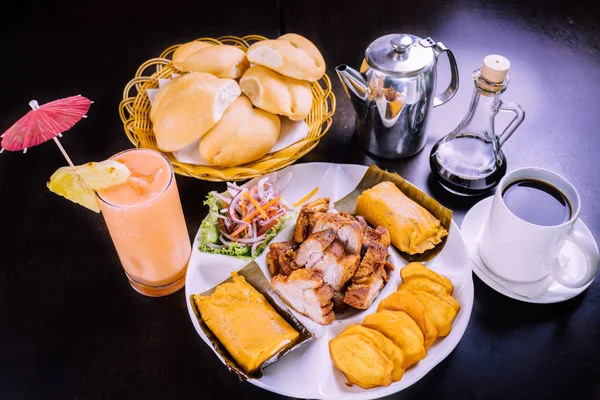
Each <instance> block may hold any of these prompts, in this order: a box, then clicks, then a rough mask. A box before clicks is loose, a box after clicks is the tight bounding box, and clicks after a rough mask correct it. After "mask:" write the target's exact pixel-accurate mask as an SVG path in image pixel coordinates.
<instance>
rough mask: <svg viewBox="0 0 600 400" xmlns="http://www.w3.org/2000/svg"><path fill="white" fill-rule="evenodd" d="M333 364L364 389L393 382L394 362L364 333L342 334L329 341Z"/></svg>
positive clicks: (351, 381) (349, 379)
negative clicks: (363, 334)
mask: <svg viewBox="0 0 600 400" xmlns="http://www.w3.org/2000/svg"><path fill="white" fill-rule="evenodd" d="M329 354H330V355H331V360H332V361H333V365H335V367H336V368H337V369H339V370H340V371H342V372H343V373H344V375H346V378H347V379H348V381H350V383H353V384H355V385H358V386H360V387H361V388H363V389H370V388H373V387H376V386H388V385H389V384H391V383H392V371H393V369H394V364H393V363H392V362H391V361H390V360H389V359H388V358H387V357H386V356H385V354H383V352H382V351H381V350H379V349H378V348H377V346H375V344H373V342H372V341H371V340H369V339H367V338H366V337H364V336H362V335H356V334H352V335H340V336H338V337H336V338H334V339H331V340H330V341H329Z"/></svg>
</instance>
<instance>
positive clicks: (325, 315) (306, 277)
mask: <svg viewBox="0 0 600 400" xmlns="http://www.w3.org/2000/svg"><path fill="white" fill-rule="evenodd" d="M271 286H272V287H273V289H274V290H275V291H276V292H277V294H278V295H279V296H280V297H281V298H282V299H283V301H285V302H286V303H287V304H288V305H289V306H290V307H292V308H293V309H294V310H296V311H298V312H299V313H301V314H303V315H306V316H307V317H309V318H310V319H312V320H313V321H315V322H317V323H319V324H321V325H329V324H331V323H332V322H333V320H334V319H335V315H334V313H333V303H332V301H331V299H332V297H333V290H332V289H331V287H330V286H329V285H328V284H326V283H325V282H324V281H323V272H321V271H319V270H317V269H314V268H301V269H298V270H296V271H294V272H292V273H291V274H290V275H289V276H283V275H276V276H274V277H273V279H271Z"/></svg>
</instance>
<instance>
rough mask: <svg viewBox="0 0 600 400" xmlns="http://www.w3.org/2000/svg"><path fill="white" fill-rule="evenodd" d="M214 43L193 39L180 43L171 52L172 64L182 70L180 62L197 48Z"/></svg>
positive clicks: (203, 47)
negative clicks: (192, 40)
mask: <svg viewBox="0 0 600 400" xmlns="http://www.w3.org/2000/svg"><path fill="white" fill-rule="evenodd" d="M212 46H214V44H212V43H208V42H201V41H197V40H196V41H194V42H189V43H185V44H182V45H181V46H179V47H178V48H177V49H176V50H175V52H174V53H173V57H172V58H173V65H174V66H175V68H177V69H178V70H180V71H183V67H182V63H183V62H184V61H185V60H187V59H188V58H189V57H190V56H191V55H192V54H194V53H195V52H197V51H198V50H201V49H205V48H207V47H212Z"/></svg>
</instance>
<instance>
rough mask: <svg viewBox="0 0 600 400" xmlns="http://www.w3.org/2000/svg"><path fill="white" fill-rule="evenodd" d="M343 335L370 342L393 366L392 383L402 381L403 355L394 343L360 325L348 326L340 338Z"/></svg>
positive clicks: (373, 330)
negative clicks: (358, 336) (363, 338)
mask: <svg viewBox="0 0 600 400" xmlns="http://www.w3.org/2000/svg"><path fill="white" fill-rule="evenodd" d="M343 335H361V336H364V337H366V338H367V339H369V340H371V341H372V342H373V344H374V345H375V346H376V347H377V348H378V349H379V350H381V351H382V352H383V354H385V356H386V357H387V358H388V359H389V360H390V361H391V362H392V364H394V369H393V371H392V381H393V382H397V381H399V380H400V379H402V376H403V375H404V355H403V354H402V350H400V347H398V346H396V345H395V344H394V342H392V341H391V340H390V339H388V338H387V337H385V336H384V335H383V334H382V333H380V332H378V331H376V330H375V329H371V328H367V327H366V326H362V325H358V324H355V325H350V326H349V327H347V328H346V329H345V330H344V331H343V332H342V333H340V336H343Z"/></svg>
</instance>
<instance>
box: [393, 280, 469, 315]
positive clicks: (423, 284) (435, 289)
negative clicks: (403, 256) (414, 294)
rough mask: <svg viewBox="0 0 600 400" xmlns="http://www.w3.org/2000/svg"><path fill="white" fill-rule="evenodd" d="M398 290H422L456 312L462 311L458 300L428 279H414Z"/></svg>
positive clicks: (403, 284)
mask: <svg viewBox="0 0 600 400" xmlns="http://www.w3.org/2000/svg"><path fill="white" fill-rule="evenodd" d="M398 289H405V290H420V291H422V292H427V293H429V294H432V295H434V296H436V297H437V298H439V299H440V300H442V301H444V302H446V303H448V305H449V306H450V307H452V308H453V309H454V311H456V312H459V311H460V304H459V303H458V301H456V299H455V298H454V297H452V296H450V295H449V294H448V293H446V289H444V287H443V286H442V285H440V284H438V283H435V282H433V281H431V280H429V279H427V278H414V279H411V280H409V281H407V282H404V283H402V284H401V285H400V286H398Z"/></svg>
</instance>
